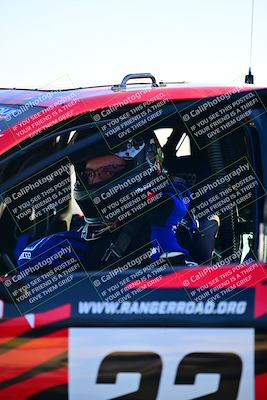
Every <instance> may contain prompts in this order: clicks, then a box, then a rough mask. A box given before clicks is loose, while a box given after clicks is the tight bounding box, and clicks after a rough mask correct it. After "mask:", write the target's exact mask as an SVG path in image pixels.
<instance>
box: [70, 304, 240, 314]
mask: <svg viewBox="0 0 267 400" xmlns="http://www.w3.org/2000/svg"><path fill="white" fill-rule="evenodd" d="M246 310H247V302H246V301H221V302H219V303H215V302H212V301H206V302H203V301H200V302H195V301H134V302H130V301H125V302H123V303H121V302H101V301H79V303H78V313H79V314H117V315H120V314H126V315H155V314H159V315H243V314H245V313H246Z"/></svg>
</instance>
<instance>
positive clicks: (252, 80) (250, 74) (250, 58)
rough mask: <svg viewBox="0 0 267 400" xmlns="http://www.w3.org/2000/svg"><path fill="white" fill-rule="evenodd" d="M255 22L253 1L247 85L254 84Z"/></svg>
mask: <svg viewBox="0 0 267 400" xmlns="http://www.w3.org/2000/svg"><path fill="white" fill-rule="evenodd" d="M253 22H254V0H252V7H251V30H250V51H249V69H248V75H246V76H245V83H248V84H253V83H254V75H252V73H251V62H252V44H253Z"/></svg>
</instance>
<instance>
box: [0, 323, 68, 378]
mask: <svg viewBox="0 0 267 400" xmlns="http://www.w3.org/2000/svg"><path fill="white" fill-rule="evenodd" d="M17 340H19V339H17ZM67 350H68V329H67V328H65V329H61V330H59V331H56V332H53V333H51V334H49V335H45V336H42V337H40V338H35V339H32V340H29V341H27V342H26V343H24V344H22V345H21V346H19V347H15V348H14V349H11V350H10V351H8V352H6V353H4V354H2V355H1V356H0V381H1V382H4V381H6V380H9V379H13V378H16V377H18V376H20V375H21V374H23V373H25V372H28V371H30V370H31V369H33V368H36V367H38V366H39V365H40V364H43V363H44V362H46V361H48V360H49V359H52V358H53V357H56V356H57V355H59V354H61V353H63V352H66V351H67ZM55 367H56V366H55V365H54V366H53V367H52V368H55Z"/></svg>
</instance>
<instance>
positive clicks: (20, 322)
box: [0, 73, 267, 400]
mask: <svg viewBox="0 0 267 400" xmlns="http://www.w3.org/2000/svg"><path fill="white" fill-rule="evenodd" d="M266 104H267V89H266V88H261V87H256V86H254V85H244V86H240V87H237V86H209V85H206V86H203V85H192V84H187V83H168V82H159V83H158V82H157V80H156V79H155V77H154V76H153V75H152V74H148V73H142V74H129V75H127V76H126V77H125V78H123V80H122V82H121V83H120V84H118V85H107V86H101V87H89V88H77V89H70V90H59V91H56V90H54V91H52V90H50V91H46V90H22V89H1V90H0V153H1V158H0V186H1V190H0V271H1V275H0V276H1V281H0V399H10V400H26V399H30V400H35V399H36V400H37V399H38V400H39V399H47V398H48V397H50V398H56V399H70V400H77V399H79V400H83V399H87V398H90V399H92V400H108V399H121V400H122V399H125V400H126V399H132V400H143V399H144V400H153V399H154V400H156V399H157V400H165V399H177V398H179V399H180V400H191V399H214V400H215V399H216V400H221V399H225V398H226V397H227V398H229V400H230V399H233V400H234V399H238V400H253V399H256V400H264V399H265V397H266V378H267V357H266V351H267V330H266V324H267V306H266V300H267V290H266V282H267V280H266V272H267V269H266V227H267V224H266V179H267V164H266V156H265V148H266V145H267V143H266V141H267V139H266V130H267V117H266ZM151 132H152V133H153V135H155V136H156V138H157V140H158V141H159V143H160V145H161V146H160V147H161V149H162V153H163V156H164V158H163V157H162V160H163V161H162V169H161V171H160V172H159V171H158V170H156V168H155V169H154V170H153V174H152V173H151V177H152V176H153V180H152V178H151V179H150V177H149V179H150V180H148V176H145V179H146V180H145V183H142V185H143V186H142V187H141V186H140V179H139V180H137V178H136V176H139V175H137V173H136V175H134V171H135V168H137V171H139V170H138V168H139V167H140V165H139V164H138V165H137V166H135V167H134V168H133V167H131V168H132V169H131V178H130V179H131V182H130V183H132V182H133V181H134V179H135V182H137V183H138V184H139V186H138V185H137V186H135V189H134V191H132V192H129V191H126V192H125V191H122V192H121V194H120V196H119V197H118V196H117V197H116V201H114V193H115V192H116V195H117V194H118V190H119V189H121V188H123V189H124V186H125V185H126V183H125V182H126V181H123V182H122V181H120V182H119V183H118V182H117V181H116V180H115V181H112V185H110V184H108V185H106V184H99V186H97V189H95V191H94V192H90V193H89V194H90V198H91V200H92V202H93V203H94V205H95V206H97V209H98V211H99V213H100V214H101V216H102V218H103V220H105V221H109V219H110V220H112V221H113V218H114V217H116V218H119V219H120V223H121V224H125V226H133V228H131V230H130V231H129V230H128V235H129V234H130V235H134V234H135V231H137V233H138V235H139V234H140V233H139V230H138V229H140V231H142V230H143V228H144V227H143V225H140V224H142V221H146V216H147V215H148V212H149V211H148V208H147V207H146V206H147V203H149V206H150V207H151V203H153V202H154V203H155V207H156V206H157V204H158V203H156V201H159V202H161V201H162V198H163V197H162V196H161V191H162V185H163V184H164V182H166V185H173V190H174V191H175V194H176V195H177V196H178V197H179V198H180V200H181V201H182V202H183V204H184V205H185V207H186V210H187V212H188V215H189V216H190V218H191V220H192V221H195V225H194V229H193V230H192V229H188V224H189V222H188V221H189V217H188V218H187V219H186V218H183V219H182V220H181V221H180V222H179V224H178V225H177V226H173V230H174V231H175V234H176V235H178V234H179V240H180V243H181V247H185V248H186V244H187V242H188V240H189V239H191V242H190V243H191V244H192V247H191V250H190V255H191V254H193V256H192V257H189V256H188V255H186V256H185V257H182V258H181V257H177V254H176V255H175V256H176V257H174V258H172V259H171V258H168V257H160V258H159V259H157V260H155V259H154V258H153V256H154V255H155V254H156V253H157V251H160V248H161V245H162V243H161V242H160V241H158V240H157V238H156V239H155V240H153V241H151V242H149V243H147V244H146V246H140V247H138V248H136V249H134V250H133V251H127V252H124V253H123V254H121V255H120V257H118V258H119V259H118V258H116V257H115V258H113V259H112V262H110V263H108V264H105V266H104V267H97V266H95V264H94V263H93V261H92V260H89V261H88V260H87V259H82V258H81V256H80V254H79V253H78V252H76V251H74V250H73V248H72V242H71V241H70V239H69V237H70V236H69V232H71V231H75V232H80V233H81V235H82V238H83V239H84V240H85V242H86V240H87V239H88V237H87V236H86V235H88V232H87V231H86V232H85V230H84V225H83V222H84V216H86V215H85V213H84V211H83V200H84V198H87V196H88V190H87V189H86V187H83V188H82V191H81V186H82V185H83V180H82V178H81V179H80V181H81V184H80V185H81V186H80V189H79V190H78V189H77V183H75V180H76V182H77V176H78V175H79V174H80V173H82V172H83V171H81V170H80V169H79V168H78V167H77V165H78V166H79V165H80V164H79V162H80V157H81V154H83V153H86V155H87V154H89V153H90V152H92V153H93V154H96V153H97V151H98V148H99V146H98V142H99V141H102V142H103V143H104V144H105V146H106V147H107V148H108V149H109V150H110V151H111V152H116V154H122V153H123V155H124V156H125V154H126V155H127V152H128V153H129V152H131V151H132V148H130V147H129V146H128V143H132V144H133V147H134V150H133V154H134V156H135V155H136V154H138V151H139V149H141V150H142V148H143V147H142V146H143V145H142V143H141V142H140V138H146V137H150V136H149V135H150V134H151ZM77 135H78V136H77ZM77 137H78V139H79V140H76V139H75V140H74V138H77ZM140 143H141V144H140ZM125 144H126V145H125ZM150 144H151V143H150ZM153 146H154V142H153ZM116 149H117V150H116ZM118 149H119V150H118ZM121 149H122V150H121ZM77 160H78V161H77ZM154 161H155V160H154V159H153V162H154ZM157 162H158V159H157V160H156V161H155V164H153V165H158V164H156V163H157ZM101 168H102V167H101ZM149 168H154V167H151V166H149V164H148V166H146V168H145V169H142V173H143V176H144V172H143V171H149ZM113 169H115V167H114V166H113ZM166 171H167V173H166ZM104 173H108V174H113V170H108V171H106V170H105V169H104V170H103V168H102V169H100V170H99V169H98V175H97V176H100V177H101V176H102V175H101V174H104ZM85 175H86V179H92V172H91V171H90V170H89V171H88V168H87V170H86V174H85ZM95 175H96V174H94V176H93V178H95ZM114 176H115V175H114ZM116 176H117V175H116ZM175 182H176V183H175ZM177 182H178V183H177ZM114 185H115V186H114ZM123 185H124V186H123ZM166 185H165V187H166ZM175 185H176V186H175ZM177 185H178V186H177ZM177 187H178V188H179V189H177ZM114 188H116V189H114ZM75 192H76V200H77V198H78V200H79V201H80V202H79V201H78V204H77V203H76V202H75V200H74V194H73V193H75ZM143 192H146V195H145V196H144V197H142V193H143ZM77 193H78V195H79V196H80V197H77V196H78V195H77ZM81 193H82V194H81ZM133 193H135V194H133ZM112 199H113V200H112ZM140 199H141V200H142V201H141V200H140ZM144 199H145V200H144ZM102 200H103V201H102ZM143 203H145V206H143ZM154 203H153V207H154ZM160 204H161V207H163V209H164V207H165V209H167V205H166V203H160ZM162 204H163V205H162ZM118 210H119V211H118ZM133 210H134V212H135V213H134V212H133ZM156 210H159V208H158V209H157V208H156ZM129 220H130V221H131V224H130V223H129ZM191 220H190V221H191ZM215 220H216V221H217V223H218V231H217V232H216V235H214V237H212V238H211V237H210V236H209V234H208V233H207V232H208V226H207V221H215ZM134 221H135V222H134ZM136 221H137V222H136ZM106 224H107V226H108V227H109V229H110V224H109V222H108V223H107V222H106ZM138 226H141V228H138ZM114 229H115V228H114ZM97 232H98V231H97ZM129 232H130V233H129ZM196 232H197V233H196ZM196 234H197V235H198V236H194V235H196ZM55 235H56V237H57V238H58V237H60V238H61V239H60V241H58V242H57V246H56V247H55V245H54V244H53V245H50V248H49V253H47V251H46V250H44V248H45V247H43V245H44V244H45V243H46V242H47V240H48V239H47V238H51V237H54V236H55ZM97 235H98V233H97ZM97 235H96V236H97ZM192 235H193V236H192ZM189 236H190V238H189V239H188V237H189ZM177 237H178V236H177ZM94 239H95V238H94ZM90 240H91V239H90ZM207 242H209V243H210V244H211V245H212V246H211V247H210V248H211V249H212V251H211V252H210V254H209V255H207V252H205V251H204V249H205V248H206V247H205V246H206V244H207ZM88 243H89V244H90V243H91V242H90V241H89V240H87V242H86V243H85V244H82V246H87V245H88ZM204 243H205V245H204ZM113 245H114V243H113ZM55 248H56V250H55ZM101 249H102V248H100V249H99V248H98V250H97V254H96V255H95V256H94V258H95V259H97V257H98V255H99V256H101V257H102V256H103V257H105V256H106V255H107V257H110V256H114V253H115V256H117V254H116V248H114V246H113V247H109V248H108V250H109V252H108V253H105V250H106V249H105V248H103V249H102V250H101ZM102 253H103V254H102ZM70 254H71V256H70ZM163 254H165V253H163ZM161 255H162V252H161ZM37 256H38V258H37ZM34 257H36V258H34ZM170 259H171V260H172V261H170ZM22 261H23V262H22ZM105 261H106V259H105ZM91 262H92V264H91ZM92 265H93V267H92Z"/></svg>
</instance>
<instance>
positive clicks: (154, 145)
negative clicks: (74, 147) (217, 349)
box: [71, 131, 163, 223]
mask: <svg viewBox="0 0 267 400" xmlns="http://www.w3.org/2000/svg"><path fill="white" fill-rule="evenodd" d="M85 137H86V132H84V133H83V132H79V133H76V134H74V136H73V138H72V140H71V143H76V142H77V141H80V140H83V139H84V138H85ZM87 137H88V133H87ZM108 155H112V156H115V157H116V159H117V161H118V162H116V164H113V163H111V164H108V165H105V166H102V167H100V168H98V169H97V170H92V169H90V168H89V169H88V162H89V163H90V160H92V159H96V158H98V157H103V156H108ZM119 160H121V163H120V162H119ZM71 161H72V163H73V165H74V169H75V173H76V182H75V185H74V199H75V200H76V202H77V203H78V205H79V207H80V209H81V211H82V212H83V214H84V218H85V220H86V221H87V222H91V223H94V222H104V223H107V222H114V219H113V220H112V221H111V220H109V221H107V220H105V218H104V217H103V214H102V213H101V212H100V210H99V207H97V205H96V202H95V200H94V197H95V195H96V194H97V193H98V192H99V191H100V190H101V188H103V186H107V187H109V188H110V187H112V186H114V185H115V184H116V185H119V184H120V183H122V182H124V181H125V179H126V178H127V179H130V178H131V177H132V176H134V175H136V173H137V172H141V171H144V170H146V169H148V168H149V167H152V166H153V167H154V169H155V170H157V173H158V174H159V173H161V172H162V161H163V153H162V150H161V146H160V144H159V141H158V139H157V137H156V134H155V133H154V131H150V132H148V133H144V134H143V135H142V136H141V135H140V134H139V135H138V136H135V137H133V138H130V139H128V140H126V141H124V142H123V143H121V144H119V145H118V146H116V147H115V148H110V146H109V145H108V143H107V141H106V140H105V139H104V138H103V136H102V135H101V134H100V135H99V140H97V142H96V143H95V144H93V145H92V144H90V146H84V147H83V148H82V150H80V151H79V154H76V156H75V157H74V158H72V160H71ZM96 176H97V177H100V179H95V178H96ZM99 181H100V182H99ZM145 184H146V182H145V181H142V185H143V187H144V188H145ZM135 186H136V187H135ZM135 186H134V185H132V186H131V189H130V190H131V191H134V190H137V191H138V190H139V191H140V182H139V183H138V182H137V184H136V185H135ZM128 190H129V189H128ZM125 193H127V189H125V190H124V194H125ZM120 196H122V193H120ZM114 199H115V198H113V201H114Z"/></svg>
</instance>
